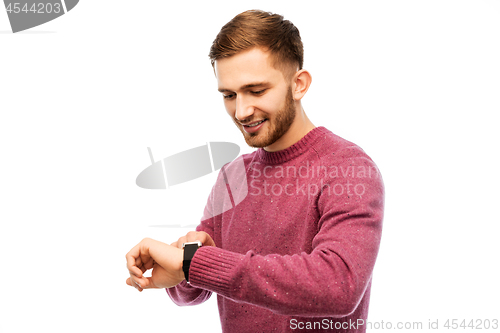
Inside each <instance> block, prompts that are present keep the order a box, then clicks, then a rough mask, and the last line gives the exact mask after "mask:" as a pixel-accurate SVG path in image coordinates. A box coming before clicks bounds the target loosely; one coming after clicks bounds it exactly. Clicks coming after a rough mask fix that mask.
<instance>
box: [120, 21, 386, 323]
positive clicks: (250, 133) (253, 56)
mask: <svg viewBox="0 0 500 333" xmlns="http://www.w3.org/2000/svg"><path fill="white" fill-rule="evenodd" d="M210 58H211V60H212V65H213V67H214V72H215V76H216V78H217V83H218V90H219V91H220V92H221V93H222V95H223V98H224V105H225V107H226V110H227V112H228V114H229V116H230V117H231V118H232V120H233V122H234V123H235V125H236V126H237V127H238V129H239V130H240V131H241V132H242V134H243V136H244V138H245V141H246V142H247V144H248V145H250V146H252V147H256V148H259V149H258V150H256V151H255V152H253V153H251V154H246V155H243V156H241V159H240V162H241V161H243V164H242V165H244V169H245V170H244V174H243V176H242V174H241V173H238V172H237V171H235V170H236V160H235V161H233V162H231V163H228V164H226V165H225V166H224V168H222V169H221V172H220V173H219V178H218V181H217V183H216V184H215V185H214V188H213V189H212V192H211V194H210V196H209V199H208V203H207V206H206V207H205V211H204V217H203V218H202V221H201V223H200V225H199V226H198V227H197V228H196V230H197V231H196V232H190V233H188V234H187V235H186V236H183V237H181V238H180V239H179V240H178V241H177V242H176V243H173V244H172V245H167V244H163V243H161V242H157V241H154V240H152V239H145V240H143V241H142V242H141V243H139V244H138V245H137V246H135V247H134V248H133V249H132V250H131V251H130V252H129V253H128V254H127V266H128V268H129V271H130V278H128V279H127V284H129V285H131V286H134V287H136V288H137V289H138V290H139V291H142V290H143V289H146V288H167V289H166V290H167V293H168V294H169V296H170V297H171V299H172V300H173V301H174V302H175V303H176V304H178V305H195V304H199V303H202V302H204V301H205V300H207V299H208V298H209V297H210V295H211V293H212V292H215V293H217V298H218V305H219V313H220V317H221V325H222V330H223V332H268V331H269V332H271V331H277V332H293V331H295V330H296V329H304V330H306V331H307V332H314V331H318V332H325V331H342V332H364V331H365V325H363V324H364V323H365V322H366V318H367V315H368V305H369V299H370V288H371V277H372V271H373V267H374V264H375V260H376V257H377V253H378V249H379V244H380V237H381V232H382V217H383V204H384V189H383V184H382V179H381V177H380V174H379V172H378V169H377V167H376V166H375V164H374V163H373V161H372V160H371V159H370V158H369V157H368V156H367V155H366V154H365V153H364V152H363V150H362V149H360V148H359V147H358V146H356V145H355V144H353V143H351V142H349V141H346V140H344V139H342V138H340V137H338V136H336V135H335V134H333V133H332V132H330V131H329V130H327V129H326V128H325V127H321V126H320V127H315V126H314V125H313V124H312V123H311V121H310V120H309V119H308V118H307V116H306V114H305V112H304V110H303V108H302V105H301V99H302V97H303V96H304V95H305V93H306V92H307V90H308V88H309V86H310V84H311V75H310V74H309V73H308V72H307V71H305V70H304V69H302V65H303V48H302V42H301V39H300V35H299V31H298V30H297V28H296V27H295V26H293V24H292V23H291V22H289V21H287V20H284V19H283V17H282V16H280V15H276V14H270V13H266V12H262V11H247V12H244V13H241V14H239V15H237V16H236V17H235V18H233V20H231V21H230V22H229V23H227V24H226V25H225V26H224V27H223V28H222V29H221V31H220V33H219V34H218V36H217V38H216V39H215V41H214V43H213V45H212V48H211V51H210ZM237 160H238V159H237ZM231 177H233V178H234V177H236V178H238V177H239V178H241V177H243V178H244V183H243V184H245V185H246V184H248V185H249V188H250V190H249V192H248V194H247V195H246V197H245V198H244V199H243V200H242V201H241V202H240V203H239V204H237V205H234V204H235V199H234V198H235V195H236V196H237V195H238V193H236V194H235V193H232V195H228V194H227V193H228V192H227V191H230V190H233V192H234V191H236V192H238V191H242V188H243V187H242V186H240V187H239V190H238V189H236V187H235V186H233V185H232V183H231V182H232V180H231ZM222 206H224V207H229V208H230V209H219V208H220V207H222ZM193 241H200V242H201V243H202V244H203V246H202V247H200V248H198V247H197V246H196V248H195V249H194V250H195V252H194V250H190V251H193V252H194V255H193V254H192V253H191V254H190V255H189V257H190V259H191V261H190V266H189V267H188V268H187V270H186V267H184V269H185V271H186V273H188V274H184V272H183V270H182V267H183V259H186V258H185V255H186V254H185V253H184V252H185V251H183V250H182V244H183V243H186V242H193ZM185 266H186V265H185ZM151 268H153V273H152V277H151V278H146V277H144V276H143V275H142V273H144V272H145V271H146V270H147V269H151ZM186 275H188V276H186ZM186 280H188V281H189V283H188V282H187V281H186Z"/></svg>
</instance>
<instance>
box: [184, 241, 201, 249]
mask: <svg viewBox="0 0 500 333" xmlns="http://www.w3.org/2000/svg"><path fill="white" fill-rule="evenodd" d="M186 245H198V247H200V246H201V245H202V244H201V242H200V241H196V242H187V243H182V248H184V247H185V246H186Z"/></svg>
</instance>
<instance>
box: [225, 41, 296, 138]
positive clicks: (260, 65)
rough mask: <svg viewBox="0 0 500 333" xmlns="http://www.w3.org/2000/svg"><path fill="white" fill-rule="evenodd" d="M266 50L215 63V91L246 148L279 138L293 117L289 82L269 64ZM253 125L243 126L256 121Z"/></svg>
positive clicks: (294, 115) (294, 108) (245, 52)
mask: <svg viewBox="0 0 500 333" xmlns="http://www.w3.org/2000/svg"><path fill="white" fill-rule="evenodd" d="M269 55H270V54H269V52H264V51H263V50H262V49H261V48H253V49H250V50H247V51H243V52H240V53H238V54H236V55H234V56H231V57H228V58H223V59H220V60H217V61H216V62H215V74H216V76H217V82H218V88H219V91H220V92H221V93H222V94H223V98H224V105H225V107H226V111H227V113H228V114H229V115H230V116H231V118H232V119H233V122H234V123H235V124H236V126H237V127H238V128H239V129H240V131H241V133H242V134H243V137H244V138H245V141H246V143H247V144H248V145H249V146H250V147H255V148H263V147H268V146H270V145H272V144H273V143H275V142H276V141H277V140H278V139H280V138H281V137H282V136H283V135H284V134H285V133H286V132H287V131H288V129H289V128H290V126H291V125H292V123H293V122H294V120H295V117H296V105H295V101H294V100H293V95H292V90H291V87H290V83H289V82H285V79H284V77H283V74H282V72H281V71H279V70H277V69H275V68H274V67H272V65H271V60H270V59H269ZM262 120H264V122H263V123H262V124H260V125H257V126H255V127H247V126H245V125H250V124H253V123H256V122H259V121H262Z"/></svg>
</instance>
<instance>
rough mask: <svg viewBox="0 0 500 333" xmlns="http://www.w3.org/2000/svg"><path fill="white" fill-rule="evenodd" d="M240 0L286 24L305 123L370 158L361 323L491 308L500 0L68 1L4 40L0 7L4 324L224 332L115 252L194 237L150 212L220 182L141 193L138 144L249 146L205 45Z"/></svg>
mask: <svg viewBox="0 0 500 333" xmlns="http://www.w3.org/2000/svg"><path fill="white" fill-rule="evenodd" d="M328 3H330V2H328ZM254 8H258V9H264V10H268V11H272V12H278V13H280V14H282V15H284V16H285V18H287V19H290V20H291V21H292V22H293V23H294V24H295V25H296V26H297V27H298V28H299V30H300V32H301V36H302V38H303V42H304V47H305V64H304V65H305V66H304V67H305V68H306V69H308V70H309V71H310V72H311V74H312V77H313V83H312V86H311V88H310V90H309V92H308V94H307V96H306V97H305V98H304V100H303V106H304V109H305V111H306V113H307V115H308V116H309V118H310V119H311V121H312V122H313V123H314V125H316V126H325V127H326V128H328V129H329V130H331V131H333V132H334V133H336V134H337V135H340V136H342V137H344V138H345V139H348V140H350V141H352V142H355V143H356V144H358V145H359V146H361V147H362V148H363V149H364V150H365V151H366V152H367V153H368V154H369V155H370V156H371V157H372V158H373V159H374V161H375V162H376V163H377V165H378V166H379V168H380V170H381V172H382V175H383V178H384V182H385V186H386V209H385V219H384V231H383V238H382V244H381V248H380V252H379V257H378V261H377V265H376V267H375V272H374V276H373V288H372V298H371V304H370V314H369V321H371V322H378V323H379V325H380V322H381V321H382V320H383V321H384V323H387V322H392V323H393V325H396V323H397V322H406V321H410V322H417V321H420V322H422V323H423V327H424V328H427V325H428V321H429V320H431V321H435V320H439V325H440V328H441V329H440V331H445V329H444V328H443V324H444V322H445V320H446V319H458V320H459V322H460V321H462V320H463V319H467V320H468V321H469V320H470V319H483V320H484V319H494V318H496V319H500V315H499V313H500V311H498V310H499V306H498V299H499V296H500V293H499V287H498V282H497V281H498V278H499V272H498V259H497V254H498V253H499V245H498V233H499V227H498V223H499V222H500V221H499V217H498V209H496V207H498V199H499V195H498V189H499V185H500V184H499V183H500V182H499V176H498V158H497V154H498V143H499V139H500V138H499V135H498V120H497V119H498V118H497V117H496V114H495V113H498V111H500V110H499V109H500V98H499V92H500V79H499V78H500V62H499V61H498V59H500V42H499V41H500V20H499V17H500V2H498V1H480V0H474V1H472V0H471V1H457V0H453V1H442V0H439V1H436V0H433V1H349V2H347V1H342V2H340V1H336V2H332V4H327V2H326V1H323V2H315V1H306V2H298V1H290V0H288V1H272V2H269V1H264V2H263V1H253V2H242V3H241V4H240V3H237V2H227V1H206V2H201V1H200V2H198V3H193V2H183V1H177V2H175V3H174V2H167V1H155V0H150V1H124V0H121V1H117V0H108V1H86V0H83V1H81V2H80V3H79V4H78V5H77V6H76V7H75V8H74V9H73V10H72V11H70V12H69V13H68V14H66V15H64V16H62V17H60V18H59V19H56V20H54V21H52V22H49V23H47V24H45V25H42V26H39V27H35V28H33V29H31V30H29V31H26V32H23V33H18V34H12V33H11V32H10V31H9V30H10V25H9V22H8V18H7V14H6V13H5V11H2V10H0V31H1V33H0V115H1V117H0V142H1V155H0V196H1V201H0V223H1V229H0V247H1V248H0V253H1V261H0V269H1V274H0V307H1V309H0V332H6V333H12V332H111V331H113V332H138V331H139V330H147V331H154V332H171V331H174V328H175V331H178V332H180V331H182V332H200V331H209V332H217V331H219V330H220V324H219V317H218V312H217V304H216V297H215V295H213V296H212V299H211V300H210V301H209V302H207V303H205V304H203V305H200V306H196V307H184V308H181V307H177V306H176V305H174V304H173V303H172V302H171V301H170V299H169V298H168V296H167V295H166V293H165V291H163V290H146V291H144V292H142V293H139V292H137V291H136V290H135V289H133V288H131V287H129V286H127V285H126V284H125V279H126V278H127V270H126V267H125V254H126V253H127V252H128V251H129V250H130V248H131V247H132V246H134V245H135V244H136V243H137V242H139V241H140V240H141V239H142V238H144V237H146V236H147V237H152V238H155V239H158V240H162V241H165V242H172V241H174V240H176V239H177V238H178V237H180V236H181V235H183V234H185V233H186V232H187V231H189V230H190V228H186V227H183V228H158V227H150V226H152V225H172V224H181V225H183V226H184V225H188V224H197V223H198V222H199V219H200V218H201V216H202V212H203V208H204V205H205V202H206V200H207V198H208V194H209V191H210V189H211V187H212V184H213V182H214V181H215V178H214V177H215V176H216V173H213V174H212V175H210V176H206V177H204V178H200V179H198V180H195V181H192V182H189V183H185V184H182V185H177V186H175V187H172V188H170V189H169V190H167V191H160V190H156V191H155V190H145V189H141V188H139V187H137V186H136V185H135V178H136V176H137V175H138V174H139V173H140V172H141V171H142V170H143V169H144V168H145V167H147V166H148V165H149V164H150V159H149V155H148V152H147V148H146V147H152V149H153V154H154V157H155V158H156V159H160V158H164V157H166V156H169V155H171V154H174V153H177V152H180V151H183V150H186V149H189V148H193V147H197V146H200V145H203V144H205V143H206V142H207V141H229V142H234V143H237V144H238V145H239V146H240V147H242V150H241V153H249V152H252V151H253V150H254V149H253V148H249V147H248V146H246V144H245V141H244V140H243V138H242V136H241V133H239V131H238V130H237V129H236V127H235V126H234V124H233V123H232V121H231V119H230V118H229V116H227V114H226V113H225V110H224V108H223V104H222V98H221V96H220V94H219V93H218V92H217V91H216V89H217V87H216V81H215V78H214V76H213V72H212V68H211V66H210V63H209V59H208V52H209V48H210V45H211V43H212V41H213V39H214V38H215V36H216V34H217V32H218V31H219V29H220V28H221V27H222V25H223V24H225V23H226V22H227V21H229V20H230V19H231V18H232V17H234V16H235V15H236V14H238V13H240V12H242V11H244V10H247V9H254ZM372 331H382V330H372ZM405 331H411V330H409V329H408V330H405ZM423 331H425V330H419V332H423ZM461 331H464V330H463V329H461Z"/></svg>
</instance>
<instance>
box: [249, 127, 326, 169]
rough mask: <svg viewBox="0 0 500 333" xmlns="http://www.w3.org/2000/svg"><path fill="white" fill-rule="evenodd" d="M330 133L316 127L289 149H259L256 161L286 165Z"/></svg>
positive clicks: (323, 128)
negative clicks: (270, 150)
mask: <svg viewBox="0 0 500 333" xmlns="http://www.w3.org/2000/svg"><path fill="white" fill-rule="evenodd" d="M329 132H330V131H329V130H327V129H326V128H325V127H323V126H319V127H315V128H313V129H312V130H310V131H309V132H308V133H307V134H306V135H304V137H303V138H302V139H300V140H299V141H297V142H296V143H294V144H293V145H291V146H290V147H288V148H285V149H283V150H278V151H275V152H268V151H265V150H264V149H263V148H259V149H258V150H257V151H256V155H255V158H256V160H258V161H260V162H262V163H265V164H281V163H285V162H287V161H289V160H291V159H293V158H295V157H297V156H299V155H302V154H303V153H305V152H306V151H308V150H309V149H310V146H311V145H312V144H313V143H314V142H315V141H316V140H317V139H318V138H320V137H321V136H323V135H324V134H326V133H329Z"/></svg>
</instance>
